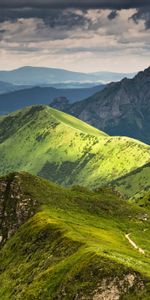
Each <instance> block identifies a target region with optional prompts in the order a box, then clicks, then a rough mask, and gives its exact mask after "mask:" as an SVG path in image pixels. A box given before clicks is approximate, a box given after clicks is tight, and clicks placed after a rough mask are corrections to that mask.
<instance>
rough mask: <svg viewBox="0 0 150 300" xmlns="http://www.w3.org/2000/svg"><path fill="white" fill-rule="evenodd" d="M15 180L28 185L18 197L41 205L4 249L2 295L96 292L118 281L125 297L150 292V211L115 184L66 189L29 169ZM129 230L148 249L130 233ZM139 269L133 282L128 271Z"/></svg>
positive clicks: (63, 296) (89, 294) (25, 296)
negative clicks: (112, 186) (127, 198)
mask: <svg viewBox="0 0 150 300" xmlns="http://www.w3.org/2000/svg"><path fill="white" fill-rule="evenodd" d="M7 178H8V177H7ZM5 180H6V178H2V179H1V182H5ZM11 180H12V181H11V182H18V183H17V184H18V185H19V191H21V195H22V196H21V197H22V198H21V199H20V200H17V201H20V202H21V203H22V200H23V199H27V198H28V199H30V202H31V203H30V204H33V203H36V206H35V207H33V211H34V215H33V216H32V217H29V218H28V219H27V220H26V221H24V224H22V225H21V226H20V227H19V229H18V230H17V231H16V234H15V235H13V236H12V237H11V238H10V239H9V240H8V241H7V242H6V243H5V245H4V246H3V247H2V249H1V251H0V282H1V289H0V299H2V300H7V299H12V300H14V299H15V300H16V299H42V300H45V299H66V300H69V299H70V300H72V299H74V298H75V297H76V299H94V298H93V297H94V296H95V295H96V294H97V293H100V287H101V288H102V287H103V288H104V290H105V291H107V286H109V285H110V284H111V283H113V286H115V288H117V289H118V290H119V293H120V297H121V299H128V300H129V299H134V300H138V299H145V300H146V299H147V300H148V299H149V293H150V285H149V283H150V281H149V279H150V267H149V266H150V241H149V230H150V212H149V210H147V209H144V208H140V207H138V206H136V205H133V204H128V203H127V202H126V201H124V200H122V199H121V198H120V197H119V196H118V195H117V194H116V193H113V192H112V191H111V190H110V189H99V190H98V191H97V192H92V191H89V190H87V189H86V188H81V187H79V186H76V187H72V188H70V189H66V188H63V187H60V186H58V185H56V184H52V183H51V182H48V181H47V180H44V179H41V178H39V177H34V176H32V175H29V174H27V173H20V174H12V175H11ZM11 186H13V185H11ZM10 196H11V193H8V199H7V205H8V204H9V202H10V201H12V200H11V198H10ZM16 196H17V195H16ZM17 199H18V198H17ZM8 207H9V205H8ZM9 214H11V211H10V212H9V209H8V210H7V215H8V216H9ZM145 214H146V215H147V219H146V220H145V219H144V216H145ZM129 232H130V233H131V237H132V239H133V240H134V241H135V242H136V243H137V244H138V245H139V246H140V247H141V248H143V249H145V253H146V254H145V255H141V254H140V253H139V252H138V251H137V250H135V249H133V248H132V247H131V245H130V244H129V243H128V241H127V240H126V239H125V234H126V233H129ZM131 275H132V276H134V284H133V286H132V287H131V288H130V287H129V284H128V285H127V282H125V278H126V276H131ZM105 280H106V282H107V284H105V283H104V282H105ZM143 285H144V288H141V287H142V286H143ZM125 288H127V289H125ZM107 292H108V291H107ZM82 297H83V298H82ZM95 297H96V296H95ZM95 299H96V298H95Z"/></svg>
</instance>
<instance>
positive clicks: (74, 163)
mask: <svg viewBox="0 0 150 300" xmlns="http://www.w3.org/2000/svg"><path fill="white" fill-rule="evenodd" d="M0 156H1V160H0V174H1V175H5V174H7V173H9V172H12V171H22V170H23V171H28V172H30V173H32V174H35V175H36V174H38V175H40V176H43V177H45V178H47V179H50V180H52V181H55V182H57V183H61V184H63V185H66V186H68V185H72V184H79V185H83V186H88V187H90V188H91V187H92V188H96V187H99V186H102V185H107V184H108V183H110V182H111V181H112V180H115V179H118V178H119V177H121V176H124V175H126V174H128V173H130V172H131V171H133V170H136V169H137V168H139V167H142V166H143V165H145V164H146V163H148V162H149V161H150V147H149V146H147V145H145V144H143V143H140V142H138V141H136V140H133V139H129V138H126V137H110V136H107V135H106V134H104V133H103V132H101V131H98V130H97V129H95V128H93V127H91V126H89V125H87V124H86V123H84V122H82V121H79V120H77V119H75V118H73V117H71V116H69V115H67V114H64V113H62V112H59V111H56V110H54V109H51V108H50V107H47V106H33V107H28V108H26V109H23V110H21V111H17V112H16V113H12V114H10V115H8V116H6V117H3V118H2V119H0ZM144 184H145V178H144ZM139 188H140V187H139V186H138V185H136V187H135V190H134V193H137V192H138V191H139ZM130 190H131V194H132V187H131V188H130Z"/></svg>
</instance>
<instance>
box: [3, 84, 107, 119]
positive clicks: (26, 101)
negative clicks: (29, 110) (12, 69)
mask: <svg viewBox="0 0 150 300" xmlns="http://www.w3.org/2000/svg"><path fill="white" fill-rule="evenodd" d="M17 88H18V89H19V87H17ZM103 88H104V86H103V85H98V86H95V87H90V88H74V89H71V88H68V89H66V88H62V89H59V88H57V89H56V88H53V87H30V88H28V87H26V88H22V89H21V87H20V90H18V91H13V92H10V93H5V94H2V95H0V114H4V113H5V114H6V113H10V112H12V111H15V110H17V109H21V108H24V107H26V106H29V105H35V104H37V105H38V104H50V103H51V102H52V101H53V100H54V99H55V98H56V99H57V98H60V99H61V98H62V99H61V100H62V101H61V102H63V97H66V98H67V99H68V104H69V103H73V102H75V101H79V100H82V99H85V98H86V97H89V96H91V95H93V94H95V93H96V92H98V91H101V90H102V89H103ZM61 102H60V104H61Z"/></svg>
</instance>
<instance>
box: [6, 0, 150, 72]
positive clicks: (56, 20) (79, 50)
mask: <svg viewBox="0 0 150 300" xmlns="http://www.w3.org/2000/svg"><path fill="white" fill-rule="evenodd" d="M24 65H32V66H46V67H57V68H64V69H69V70H75V71H82V72H94V71H102V70H107V71H117V72H133V71H138V70H142V69H144V68H146V67H148V66H150V0H131V1H128V0H80V1H79V0H78V1H76V0H72V1H70V0H27V1H26V0H0V69H14V68H17V67H21V66H24Z"/></svg>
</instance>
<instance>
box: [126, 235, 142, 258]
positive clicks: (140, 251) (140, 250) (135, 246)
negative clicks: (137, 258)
mask: <svg viewBox="0 0 150 300" xmlns="http://www.w3.org/2000/svg"><path fill="white" fill-rule="evenodd" d="M130 235H131V233H128V234H125V238H126V239H127V240H128V242H129V243H130V245H131V246H132V247H133V248H134V249H136V250H138V251H139V253H141V254H145V251H144V250H143V249H142V248H139V247H138V245H137V244H136V243H135V242H134V241H132V239H131V238H130Z"/></svg>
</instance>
